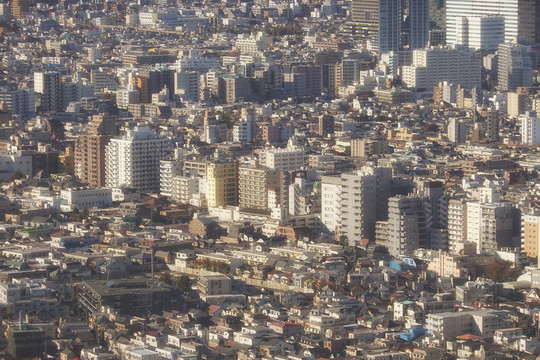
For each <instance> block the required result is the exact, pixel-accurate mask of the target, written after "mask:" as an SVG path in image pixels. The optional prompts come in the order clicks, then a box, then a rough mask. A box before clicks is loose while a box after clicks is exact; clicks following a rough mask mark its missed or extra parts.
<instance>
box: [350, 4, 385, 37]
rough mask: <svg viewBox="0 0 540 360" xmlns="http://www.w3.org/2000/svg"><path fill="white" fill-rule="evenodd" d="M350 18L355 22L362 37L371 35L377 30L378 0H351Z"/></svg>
mask: <svg viewBox="0 0 540 360" xmlns="http://www.w3.org/2000/svg"><path fill="white" fill-rule="evenodd" d="M351 20H352V21H353V22H355V23H357V25H358V29H357V31H358V32H360V34H361V36H362V37H364V38H368V37H371V36H372V35H373V34H374V33H376V32H377V31H379V0H353V1H352V3H351Z"/></svg>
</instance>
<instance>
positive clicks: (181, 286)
mask: <svg viewBox="0 0 540 360" xmlns="http://www.w3.org/2000/svg"><path fill="white" fill-rule="evenodd" d="M176 287H177V288H178V290H180V292H182V294H184V296H189V293H190V292H191V279H190V278H189V277H188V276H186V275H182V276H180V277H179V278H177V279H176Z"/></svg>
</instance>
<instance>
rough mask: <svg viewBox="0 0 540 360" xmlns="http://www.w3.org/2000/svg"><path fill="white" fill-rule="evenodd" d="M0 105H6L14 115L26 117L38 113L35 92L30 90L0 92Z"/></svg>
mask: <svg viewBox="0 0 540 360" xmlns="http://www.w3.org/2000/svg"><path fill="white" fill-rule="evenodd" d="M0 104H5V105H6V106H7V109H8V110H9V111H11V113H12V114H17V115H22V116H25V117H28V116H30V115H32V114H33V113H34V112H35V111H36V109H35V95H34V91H33V90H30V89H18V90H8V91H0Z"/></svg>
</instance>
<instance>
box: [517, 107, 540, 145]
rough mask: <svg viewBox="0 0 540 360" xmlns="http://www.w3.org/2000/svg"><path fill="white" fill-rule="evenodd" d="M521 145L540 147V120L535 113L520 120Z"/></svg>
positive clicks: (528, 114)
mask: <svg viewBox="0 0 540 360" xmlns="http://www.w3.org/2000/svg"><path fill="white" fill-rule="evenodd" d="M520 121H521V128H520V133H521V143H522V144H524V145H534V146H536V145H540V118H538V117H537V116H535V114H534V113H527V114H526V115H525V116H522V117H521V118H520Z"/></svg>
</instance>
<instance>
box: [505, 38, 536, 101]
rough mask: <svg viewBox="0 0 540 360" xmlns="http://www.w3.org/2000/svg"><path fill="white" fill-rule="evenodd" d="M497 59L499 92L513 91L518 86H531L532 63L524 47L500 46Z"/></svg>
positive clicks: (513, 45)
mask: <svg viewBox="0 0 540 360" xmlns="http://www.w3.org/2000/svg"><path fill="white" fill-rule="evenodd" d="M498 58H499V60H498V64H499V73H498V80H499V83H498V85H497V88H498V89H499V90H501V91H515V90H516V89H517V88H518V87H520V86H525V87H529V86H532V79H533V71H532V61H531V57H530V56H529V54H528V48H527V47H526V46H523V45H519V44H500V45H499V52H498Z"/></svg>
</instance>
